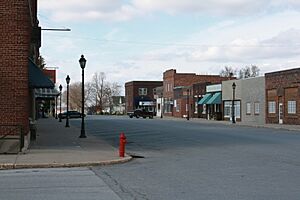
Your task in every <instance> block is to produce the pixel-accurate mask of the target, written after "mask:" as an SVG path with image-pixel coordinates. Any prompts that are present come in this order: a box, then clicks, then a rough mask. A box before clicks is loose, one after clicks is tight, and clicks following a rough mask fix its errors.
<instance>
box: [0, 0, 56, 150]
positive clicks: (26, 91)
mask: <svg viewBox="0 0 300 200" xmlns="http://www.w3.org/2000/svg"><path fill="white" fill-rule="evenodd" d="M0 15H1V17H0V43H1V46H0V55H1V59H0V60H1V62H0V91H1V95H0V106H1V110H0V119H1V120H0V138H1V140H0V153H1V152H11V151H14V150H15V149H16V148H19V149H21V148H22V147H23V146H24V145H25V147H26V145H27V146H28V144H29V137H28V136H29V135H30V130H29V117H34V116H33V115H34V112H33V110H34V105H33V104H34V103H33V102H34V98H33V92H34V91H33V89H34V88H36V87H38V85H37V84H36V83H37V82H36V81H37V80H31V81H30V78H35V77H36V76H35V75H34V74H30V73H31V72H33V71H34V72H38V73H39V72H40V71H36V70H37V69H36V65H35V64H34V63H37V58H38V56H39V48H40V45H41V28H40V27H39V26H38V20H37V0H14V1H11V0H4V1H1V6H0ZM29 59H30V60H29ZM30 66H32V67H33V68H30ZM38 70H39V69H38ZM52 84H53V83H52ZM21 133H22V134H21ZM22 135H23V136H24V137H23V136H22ZM9 136H11V137H13V136H16V141H15V142H11V143H10V142H9V140H5V139H6V138H8V137H9ZM18 139H20V140H19V141H18ZM11 141H13V140H11ZM8 143H9V144H8Z"/></svg>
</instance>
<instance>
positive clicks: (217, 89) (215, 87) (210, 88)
mask: <svg viewBox="0 0 300 200" xmlns="http://www.w3.org/2000/svg"><path fill="white" fill-rule="evenodd" d="M220 91H222V84H218V85H208V86H206V92H220Z"/></svg>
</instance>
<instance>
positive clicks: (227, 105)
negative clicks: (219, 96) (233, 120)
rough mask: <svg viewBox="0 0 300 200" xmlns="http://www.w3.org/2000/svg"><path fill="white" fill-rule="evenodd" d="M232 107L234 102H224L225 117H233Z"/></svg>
mask: <svg viewBox="0 0 300 200" xmlns="http://www.w3.org/2000/svg"><path fill="white" fill-rule="evenodd" d="M231 105H232V102H230V101H225V102H224V117H230V116H231Z"/></svg>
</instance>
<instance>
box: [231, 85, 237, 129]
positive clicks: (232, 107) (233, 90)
mask: <svg viewBox="0 0 300 200" xmlns="http://www.w3.org/2000/svg"><path fill="white" fill-rule="evenodd" d="M235 88H236V84H235V82H233V83H232V105H231V109H232V110H231V117H232V123H233V124H235V115H234V110H235V109H234V101H235Z"/></svg>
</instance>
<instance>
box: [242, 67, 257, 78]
mask: <svg viewBox="0 0 300 200" xmlns="http://www.w3.org/2000/svg"><path fill="white" fill-rule="evenodd" d="M259 71H260V69H259V68H258V67H257V66H256V65H252V66H251V67H249V66H246V67H244V68H242V69H240V70H239V79H243V78H249V77H256V76H259Z"/></svg>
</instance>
